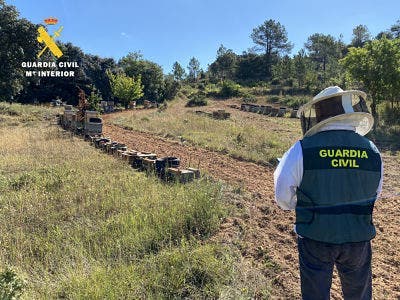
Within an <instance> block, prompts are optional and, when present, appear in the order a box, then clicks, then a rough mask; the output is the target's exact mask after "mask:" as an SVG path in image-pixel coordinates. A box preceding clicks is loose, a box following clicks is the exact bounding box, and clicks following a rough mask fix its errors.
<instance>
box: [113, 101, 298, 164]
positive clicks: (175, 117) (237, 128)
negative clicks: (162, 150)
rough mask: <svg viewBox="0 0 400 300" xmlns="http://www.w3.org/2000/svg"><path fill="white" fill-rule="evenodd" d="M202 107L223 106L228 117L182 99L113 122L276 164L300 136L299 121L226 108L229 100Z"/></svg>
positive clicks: (245, 157)
mask: <svg viewBox="0 0 400 300" xmlns="http://www.w3.org/2000/svg"><path fill="white" fill-rule="evenodd" d="M209 102H210V105H209V106H208V107H206V108H201V110H204V111H213V110H215V109H220V108H224V109H226V110H227V111H229V112H230V113H231V118H230V119H228V120H215V119H212V118H209V117H206V116H202V115H196V114H195V113H194V111H195V110H198V109H199V108H185V107H184V103H185V102H184V101H183V100H177V101H175V102H173V103H172V104H171V105H169V107H168V109H167V110H166V111H155V110H151V111H149V110H139V111H131V112H126V113H125V114H122V115H121V116H119V117H117V118H115V119H114V120H113V123H114V124H116V125H119V126H122V127H125V128H127V129H133V130H139V131H143V132H150V133H155V134H157V135H161V136H164V137H169V138H173V139H176V140H179V141H184V142H186V143H189V144H192V145H196V146H200V147H203V148H207V149H211V150H215V151H219V152H222V153H226V154H229V155H231V156H233V157H238V158H241V159H245V160H250V161H255V162H259V163H272V164H275V162H276V158H277V157H280V156H281V155H282V154H283V153H284V151H286V149H288V148H289V147H290V145H291V144H292V143H293V142H294V141H295V137H296V136H298V137H300V130H299V126H298V120H294V119H289V118H271V117H266V116H262V115H258V114H253V113H247V112H241V111H237V110H234V109H230V108H227V107H226V105H227V104H229V103H232V101H223V102H222V101H209Z"/></svg>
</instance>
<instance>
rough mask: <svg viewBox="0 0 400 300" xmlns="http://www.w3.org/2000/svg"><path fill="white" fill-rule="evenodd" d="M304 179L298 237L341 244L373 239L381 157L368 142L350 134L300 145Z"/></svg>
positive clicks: (321, 134) (328, 135) (335, 134)
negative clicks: (373, 221)
mask: <svg viewBox="0 0 400 300" xmlns="http://www.w3.org/2000/svg"><path fill="white" fill-rule="evenodd" d="M301 146H302V150H303V167H304V173H303V178H302V181H301V184H300V186H299V187H298V188H297V191H296V194H297V206H296V231H297V233H298V234H299V235H301V236H303V237H307V238H310V239H313V240H316V241H321V242H326V243H333V244H343V243H349V242H361V241H369V240H371V239H372V238H374V237H375V234H376V232H375V226H374V224H373V223H372V211H373V208H374V202H375V200H376V197H377V195H376V191H377V189H378V185H379V182H380V178H381V164H382V162H381V157H380V154H379V152H377V150H376V148H374V147H373V146H372V145H371V143H370V141H369V140H368V139H367V138H365V137H363V136H360V135H359V134H357V133H355V132H353V131H348V130H332V131H323V132H319V133H317V134H314V135H312V136H310V137H306V138H304V139H303V140H302V141H301Z"/></svg>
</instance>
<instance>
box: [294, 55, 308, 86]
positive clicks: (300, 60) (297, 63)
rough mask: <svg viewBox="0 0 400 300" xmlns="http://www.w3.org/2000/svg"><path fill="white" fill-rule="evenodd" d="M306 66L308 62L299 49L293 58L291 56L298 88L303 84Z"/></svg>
mask: <svg viewBox="0 0 400 300" xmlns="http://www.w3.org/2000/svg"><path fill="white" fill-rule="evenodd" d="M308 65H309V62H308V58H307V56H306V52H305V51H304V49H301V50H300V51H299V52H298V53H297V54H296V55H295V56H293V68H294V76H295V78H296V79H297V82H298V85H299V87H302V86H303V85H304V83H305V80H306V76H307V69H308V68H307V66H308Z"/></svg>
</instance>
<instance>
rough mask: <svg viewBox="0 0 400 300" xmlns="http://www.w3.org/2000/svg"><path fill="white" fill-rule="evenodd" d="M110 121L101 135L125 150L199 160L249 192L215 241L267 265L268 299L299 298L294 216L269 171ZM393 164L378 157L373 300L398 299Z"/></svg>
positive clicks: (335, 293)
mask: <svg viewBox="0 0 400 300" xmlns="http://www.w3.org/2000/svg"><path fill="white" fill-rule="evenodd" d="M122 114H123V113H122ZM116 116H118V114H112V115H106V116H105V118H104V119H105V126H104V135H106V136H109V137H111V138H112V139H113V140H116V141H120V142H124V143H125V144H127V146H128V147H129V148H131V149H136V150H140V151H151V152H154V153H157V154H158V155H159V156H163V155H168V156H177V157H179V158H180V159H181V161H182V163H183V165H186V166H187V165H188V164H189V162H191V165H192V166H197V164H198V162H199V161H200V169H201V170H202V171H206V172H207V173H208V174H209V175H211V176H213V177H214V178H216V179H221V180H223V181H226V182H229V183H230V184H234V185H237V186H239V187H242V188H244V189H246V190H247V191H250V192H251V193H252V195H253V196H252V197H250V198H245V199H246V200H243V201H244V202H245V203H242V205H243V208H244V211H247V213H246V214H244V216H241V217H240V218H236V217H233V218H230V219H228V220H226V222H225V223H224V224H222V226H221V230H220V232H219V233H218V237H217V238H219V239H220V240H222V241H226V242H232V241H234V240H237V239H240V240H241V243H242V246H241V250H242V254H243V256H244V257H248V258H249V259H253V260H255V261H256V262H257V263H259V264H262V262H263V261H265V259H266V258H268V259H270V260H272V262H273V264H274V265H275V266H276V267H275V268H274V270H273V271H271V272H269V271H268V270H266V272H267V273H268V274H267V275H268V277H269V278H271V276H272V277H273V278H271V279H272V281H271V283H272V284H273V285H274V292H275V294H274V295H273V296H275V297H278V298H284V299H296V298H300V289H299V275H298V270H297V264H298V261H297V250H296V237H295V235H294V233H293V231H292V228H293V221H294V213H293V212H284V211H282V210H281V209H279V207H277V205H276V204H275V202H274V196H273V195H274V192H273V169H272V168H270V167H265V166H261V165H257V164H254V163H251V162H246V161H240V160H238V159H234V158H232V157H229V156H227V155H224V154H221V153H217V152H213V151H209V150H205V149H201V148H196V147H193V146H188V145H185V144H183V143H180V142H177V141H172V140H167V139H164V138H161V137H158V136H155V135H152V134H148V133H142V132H138V131H129V130H125V129H123V128H120V127H117V126H115V125H112V124H110V121H111V120H112V119H113V118H114V117H116ZM399 160H400V159H399V158H398V157H397V159H396V158H394V157H393V156H390V155H389V154H385V155H384V161H385V166H386V170H388V171H387V172H386V173H387V176H386V177H387V178H386V177H385V183H384V192H383V193H382V197H381V199H380V200H379V202H378V203H377V205H376V206H377V208H376V211H375V224H376V225H377V226H376V227H377V238H376V239H375V240H374V260H373V265H374V266H373V273H374V275H373V280H374V282H373V284H374V297H375V299H400V285H399V284H398V281H399V279H400V278H399V277H400V254H399V245H400V241H399V238H398V235H397V233H398V228H399V227H400V226H399V225H400V212H399V209H398V205H400V197H399V195H400V193H399V192H400V189H399V183H398V181H397V180H396V179H395V177H396V176H398V171H399ZM386 179H387V180H386ZM387 221H388V222H387ZM332 298H333V299H341V296H340V287H339V285H338V280H337V276H335V278H334V282H333V287H332Z"/></svg>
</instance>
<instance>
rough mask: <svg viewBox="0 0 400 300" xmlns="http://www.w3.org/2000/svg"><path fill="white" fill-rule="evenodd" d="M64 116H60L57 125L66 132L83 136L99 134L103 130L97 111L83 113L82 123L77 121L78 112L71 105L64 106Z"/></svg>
mask: <svg viewBox="0 0 400 300" xmlns="http://www.w3.org/2000/svg"><path fill="white" fill-rule="evenodd" d="M64 109H65V110H64V114H62V115H60V118H59V123H60V125H61V126H62V127H63V128H64V129H67V130H71V131H73V132H75V133H82V134H85V135H95V134H101V133H102V130H103V121H102V119H101V118H99V113H98V112H97V111H89V110H87V111H85V117H84V120H83V122H79V121H78V119H77V113H78V111H77V110H76V109H74V108H73V106H72V105H65V107H64Z"/></svg>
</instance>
